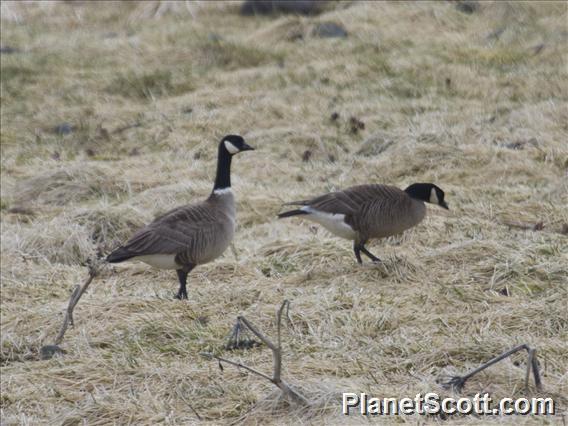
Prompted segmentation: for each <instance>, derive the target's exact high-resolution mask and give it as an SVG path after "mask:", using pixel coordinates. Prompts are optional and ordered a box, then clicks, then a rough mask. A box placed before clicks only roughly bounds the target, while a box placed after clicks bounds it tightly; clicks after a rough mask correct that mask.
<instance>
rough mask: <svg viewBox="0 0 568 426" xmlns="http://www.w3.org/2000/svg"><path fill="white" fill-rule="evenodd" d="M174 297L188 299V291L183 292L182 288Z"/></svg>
mask: <svg viewBox="0 0 568 426" xmlns="http://www.w3.org/2000/svg"><path fill="white" fill-rule="evenodd" d="M174 299H177V300H187V292H185V293H184V292H182V291H181V290H180V291H178V292H177V294H176V295H175V296H174Z"/></svg>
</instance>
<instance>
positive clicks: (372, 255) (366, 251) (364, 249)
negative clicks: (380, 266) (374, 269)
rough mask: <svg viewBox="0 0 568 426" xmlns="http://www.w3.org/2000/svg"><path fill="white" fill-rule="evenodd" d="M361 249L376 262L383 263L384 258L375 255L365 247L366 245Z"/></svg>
mask: <svg viewBox="0 0 568 426" xmlns="http://www.w3.org/2000/svg"><path fill="white" fill-rule="evenodd" d="M361 251H362V252H363V254H364V255H365V256H367V257H368V258H369V259H371V261H372V262H374V263H381V262H382V260H381V259H379V258H378V257H377V256H375V255H374V254H373V253H371V252H370V251H369V250H367V249H366V248H365V246H361Z"/></svg>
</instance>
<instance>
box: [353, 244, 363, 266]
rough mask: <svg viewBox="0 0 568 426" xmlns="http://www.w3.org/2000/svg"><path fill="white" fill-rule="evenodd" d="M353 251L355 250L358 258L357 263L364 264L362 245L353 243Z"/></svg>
mask: <svg viewBox="0 0 568 426" xmlns="http://www.w3.org/2000/svg"><path fill="white" fill-rule="evenodd" d="M353 251H354V252H355V257H356V258H357V263H358V264H359V265H362V264H363V260H362V259H361V246H360V245H359V244H357V243H356V242H355V243H353Z"/></svg>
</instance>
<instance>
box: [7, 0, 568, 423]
mask: <svg viewBox="0 0 568 426" xmlns="http://www.w3.org/2000/svg"><path fill="white" fill-rule="evenodd" d="M186 5H188V7H186ZM155 6H157V5H156V4H155V3H154V5H152V3H150V4H145V5H144V4H139V3H136V2H130V3H120V4H119V3H110V2H103V3H91V2H78V3H71V4H70V3H68V2H56V3H43V4H29V3H28V4H11V3H6V2H3V4H2V15H3V20H2V33H1V35H2V46H3V47H4V50H3V52H2V55H1V65H2V67H1V87H2V93H1V106H2V112H1V120H2V121H1V142H2V144H1V155H2V159H1V165H2V170H1V179H2V187H1V209H2V221H1V223H2V248H1V266H2V267H1V278H2V284H1V292H2V293H1V296H2V304H1V332H2V336H1V375H2V394H1V401H0V404H1V405H0V406H1V414H2V420H1V422H2V425H13V424H22V425H39V424H62V425H74V424H89V425H103V424H156V423H162V424H195V423H200V422H204V423H210V424H229V423H231V422H244V423H245V424H345V423H352V424H359V423H365V424H366V423H368V422H371V423H372V422H380V423H385V422H386V423H389V422H391V423H410V424H417V423H420V424H422V423H423V422H428V423H443V424H486V423H506V424H518V423H521V424H533V423H534V424H536V423H538V424H542V423H545V424H546V423H547V424H556V423H560V424H562V422H563V421H564V422H566V416H567V412H566V407H567V404H568V398H567V395H568V303H567V300H568V297H567V296H568V294H567V293H568V243H567V241H568V240H567V235H566V234H567V233H568V230H567V228H568V225H567V224H568V209H567V208H566V206H567V205H568V142H567V141H568V108H567V106H568V85H567V81H568V79H567V76H568V49H567V45H568V26H567V22H568V21H567V20H568V13H567V8H568V6H567V3H564V2H557V3H541V2H535V3H520V2H515V3H506V2H497V3H485V2H482V3H479V4H478V6H479V8H478V9H477V10H475V11H473V13H470V14H468V13H464V12H462V11H460V10H458V9H457V8H456V5H455V3H454V2H437V3H427V2H420V3H373V2H363V1H352V2H345V3H337V2H333V3H331V4H329V5H328V6H327V9H326V10H325V11H324V12H323V13H322V14H320V15H318V16H311V17H299V16H291V15H281V16H276V17H266V16H263V17H260V16H259V17H243V16H240V15H239V13H238V9H239V7H238V6H239V5H238V3H207V2H201V3H196V4H186V3H179V4H176V5H174V7H172V8H169V10H168V8H162V9H160V10H159V13H154V12H155V10H156V7H155ZM328 21H333V22H336V23H339V24H341V25H342V26H343V27H344V28H345V29H346V30H347V32H348V36H347V37H346V38H320V37H317V36H316V35H314V32H313V29H314V28H315V26H316V24H317V23H318V22H328ZM7 47H11V48H13V50H15V51H11V52H10V51H9V49H7ZM360 123H363V124H360ZM227 133H238V134H242V135H243V136H244V137H245V138H246V140H247V142H248V143H250V144H251V145H253V146H255V147H256V148H257V150H256V151H254V152H251V153H246V154H243V155H240V156H238V157H237V158H235V161H234V163H233V189H234V191H235V194H236V197H237V201H238V223H239V228H238V231H237V233H236V236H235V240H234V247H233V249H232V250H227V252H226V253H225V254H224V256H223V257H222V258H220V259H218V260H217V261H215V262H213V263H210V264H207V265H204V266H201V267H199V268H197V269H195V271H194V272H193V273H192V274H190V277H189V282H188V284H189V285H188V291H189V301H186V302H183V301H179V300H174V299H173V295H174V294H175V292H176V291H177V286H178V284H177V278H176V275H175V273H174V272H172V271H169V272H168V271H157V270H154V269H152V268H150V267H148V266H146V265H144V264H137V263H130V264H128V263H125V264H120V265H117V266H112V267H110V266H107V267H105V268H104V269H103V271H102V272H101V275H100V276H98V277H97V278H96V279H95V281H94V282H93V284H92V285H91V287H90V288H89V290H88V292H87V293H86V295H85V296H84V297H83V299H82V300H81V302H80V303H79V304H78V306H77V309H76V310H75V321H76V324H75V327H74V328H70V329H69V330H68V332H67V335H66V336H65V340H64V341H63V344H62V345H61V346H62V348H63V349H64V350H65V351H66V353H65V354H64V355H63V356H56V357H54V358H52V359H50V360H40V359H39V350H40V348H41V347H42V346H43V345H45V344H49V343H51V342H53V339H54V336H55V335H56V334H57V331H58V329H59V326H60V324H61V321H62V319H63V313H64V310H65V307H66V305H67V301H68V298H69V295H70V293H71V291H72V290H73V288H74V286H75V285H77V284H79V283H81V282H82V281H83V280H84V279H85V276H86V275H87V268H86V266H85V265H86V263H87V261H88V260H89V259H92V258H94V257H96V256H100V255H101V254H106V253H108V252H110V250H112V249H113V248H115V247H116V246H118V245H119V244H120V243H121V242H124V240H125V239H126V238H127V237H128V236H129V235H130V234H131V233H132V232H133V230H135V229H136V228H137V227H138V226H140V225H142V224H144V223H147V222H149V221H150V220H151V219H152V218H153V217H155V216H156V215H158V214H160V213H163V212H165V211H167V210H168V209H171V208H173V207H175V206H178V205H182V204H186V203H189V202H192V201H195V200H200V199H203V198H205V197H206V196H207V195H208V194H209V192H210V190H211V188H212V182H213V178H214V173H215V160H216V145H217V142H218V141H219V140H220V138H221V137H222V136H223V135H224V134H227ZM367 182H373V183H388V184H394V185H397V186H400V187H405V186H406V185H408V184H411V183H413V182H434V183H436V184H438V185H439V186H440V187H441V188H443V189H444V190H445V192H446V200H447V201H448V203H449V205H450V210H449V211H445V210H442V209H439V208H436V207H431V206H429V207H428V216H427V218H426V220H425V221H424V222H423V223H422V224H420V225H419V226H417V227H416V228H413V229H411V230H410V231H408V232H406V233H405V234H404V235H403V236H401V237H396V238H391V239H388V240H384V241H377V242H374V243H373V244H371V245H370V246H369V248H370V250H371V251H372V252H373V253H375V254H377V255H378V256H379V257H381V258H382V259H383V261H384V262H383V263H382V264H380V265H373V264H370V263H368V262H366V263H365V264H364V265H363V266H359V265H357V264H356V262H355V258H354V256H353V252H352V248H351V244H350V243H349V242H348V241H345V240H340V239H338V238H336V237H333V236H331V235H330V234H328V233H327V232H326V231H324V230H323V229H321V228H319V227H317V226H314V225H313V224H311V223H309V222H307V221H304V220H301V219H290V220H282V221H277V220H276V214H277V213H278V212H279V211H280V205H281V203H283V202H285V201H290V200H294V199H301V198H306V197H309V196H312V195H318V194H321V193H324V192H326V191H329V190H333V189H338V188H345V187H347V186H350V185H355V184H361V183H367ZM525 228H526V229H525ZM285 299H288V300H289V301H290V302H291V306H290V312H289V320H286V321H285V323H284V327H283V344H284V364H283V377H284V378H285V379H286V380H287V381H288V382H289V383H291V384H292V385H294V386H295V387H296V388H298V389H300V390H301V391H302V392H303V394H304V395H305V396H306V397H308V398H309V399H310V401H311V402H312V405H311V406H310V407H309V408H307V409H306V408H304V409H302V408H299V407H296V406H289V405H287V404H286V403H285V402H283V401H281V400H279V399H278V398H277V393H275V390H276V388H275V387H274V386H273V385H272V384H270V383H268V382H267V381H264V380H262V379H261V378H259V377H256V376H254V375H251V374H248V373H246V372H245V371H244V370H239V369H236V368H234V367H232V366H230V365H225V366H224V369H222V370H221V369H220V368H219V366H218V363H217V362H215V361H210V360H207V359H205V358H203V357H202V356H200V353H202V352H212V353H215V354H218V355H222V356H224V357H227V358H229V359H233V360H237V361H240V362H243V363H245V364H247V365H250V366H252V367H254V368H257V369H259V370H262V371H266V372H270V371H271V368H272V356H271V352H270V350H269V349H268V348H267V347H265V346H260V347H255V348H253V349H249V350H239V351H233V352H226V351H224V350H223V345H224V343H225V336H226V335H227V333H228V332H229V331H230V329H231V326H232V324H233V323H234V321H235V319H236V317H237V315H239V314H243V315H245V316H246V317H247V318H248V319H250V320H251V321H253V322H254V323H255V324H257V325H258V326H259V327H260V328H261V329H262V330H263V331H264V332H266V333H267V334H268V335H270V336H274V334H275V330H276V329H275V320H274V319H275V312H276V310H277V309H278V307H279V306H280V304H281V303H282V302H283V300H285ZM521 343H528V344H529V345H530V346H531V347H534V348H536V349H537V351H538V356H539V362H540V366H541V369H542V376H543V383H544V389H543V390H542V391H541V392H539V391H537V390H536V388H535V387H534V386H533V382H532V381H531V382H530V383H531V385H530V387H529V389H528V391H527V390H525V387H524V377H525V356H524V355H522V354H520V353H519V354H518V355H516V356H513V357H512V358H511V359H507V360H505V361H503V362H502V363H500V364H497V365H496V366H494V367H492V368H491V369H489V370H486V371H485V372H483V373H481V374H479V375H478V376H475V377H474V378H472V379H471V380H470V381H469V382H468V383H467V384H466V386H465V388H464V389H463V391H462V393H461V394H460V395H466V396H467V395H474V394H475V393H477V392H489V393H490V394H491V395H492V396H493V397H494V398H501V397H533V396H550V397H553V398H555V400H556V403H557V411H558V414H557V416H556V417H554V418H553V417H549V418H546V419H545V418H535V417H531V416H518V417H488V418H479V417H474V416H469V417H452V418H450V419H449V420H443V419H441V418H439V417H430V418H419V417H416V416H411V417H391V418H364V417H357V416H355V417H353V416H350V417H349V418H345V417H343V416H342V415H341V414H340V410H341V407H340V402H341V393H342V392H368V393H370V394H372V395H375V396H380V397H403V396H411V397H413V396H414V395H415V394H416V393H418V392H423V393H425V392H428V391H433V392H438V393H440V394H441V395H456V394H454V393H453V391H451V390H447V389H444V388H443V387H442V386H441V384H440V381H441V380H443V379H444V378H446V377H448V376H451V375H453V374H461V373H465V372H466V371H468V370H470V369H472V368H474V367H476V366H478V365H480V364H481V363H483V362H485V361H487V360H488V359H490V358H492V357H493V356H495V355H497V354H499V353H501V352H503V351H505V350H507V349H510V348H512V347H514V346H515V345H518V344H521ZM563 419H564V420H563Z"/></svg>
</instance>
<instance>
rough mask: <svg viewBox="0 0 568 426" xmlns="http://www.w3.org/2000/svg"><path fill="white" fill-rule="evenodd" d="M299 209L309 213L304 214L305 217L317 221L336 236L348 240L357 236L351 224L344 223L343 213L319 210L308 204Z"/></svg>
mask: <svg viewBox="0 0 568 426" xmlns="http://www.w3.org/2000/svg"><path fill="white" fill-rule="evenodd" d="M300 210H303V211H305V212H308V213H309V214H308V215H306V216H304V217H305V218H306V219H309V220H313V221H314V222H317V223H319V224H320V225H321V226H323V227H324V228H325V229H327V230H328V231H329V232H331V233H332V234H335V235H337V236H338V237H341V238H346V239H348V240H355V239H356V238H357V232H355V230H353V228H351V226H349V225H348V224H347V223H345V215H344V214H334V213H326V212H321V211H319V210H315V209H313V208H311V207H309V206H305V207H302V208H301V209H300Z"/></svg>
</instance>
